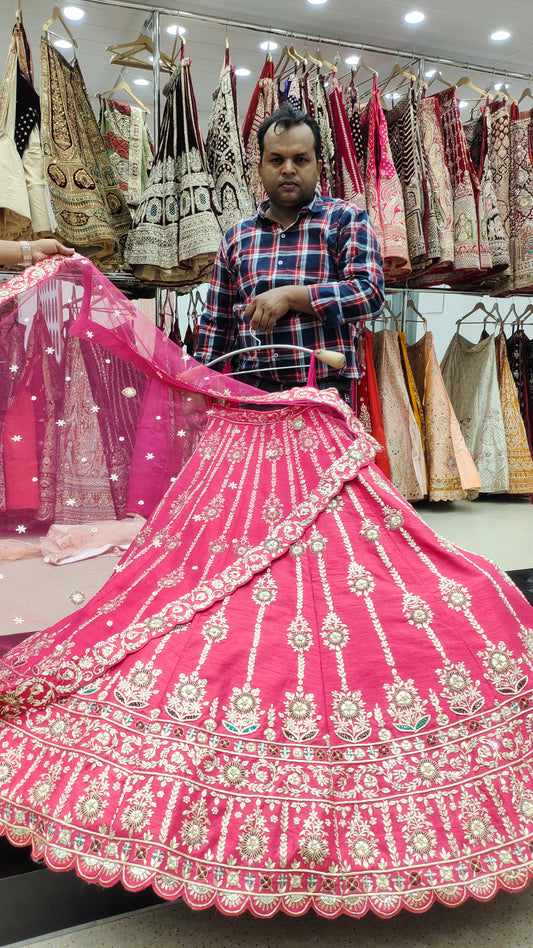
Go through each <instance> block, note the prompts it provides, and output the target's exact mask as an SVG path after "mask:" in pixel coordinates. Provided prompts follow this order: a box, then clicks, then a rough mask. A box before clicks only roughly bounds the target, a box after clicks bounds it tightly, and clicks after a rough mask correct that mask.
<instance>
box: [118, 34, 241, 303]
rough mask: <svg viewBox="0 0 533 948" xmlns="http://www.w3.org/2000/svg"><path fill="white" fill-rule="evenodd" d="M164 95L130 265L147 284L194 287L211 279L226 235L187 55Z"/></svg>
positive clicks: (130, 239) (127, 254) (130, 236)
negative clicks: (158, 132) (222, 224)
mask: <svg viewBox="0 0 533 948" xmlns="http://www.w3.org/2000/svg"><path fill="white" fill-rule="evenodd" d="M182 53H183V51H182ZM164 92H165V95H166V97H167V101H166V105H165V111H164V113H163V119H162V122H161V131H160V136H159V147H158V149H157V153H156V156H155V159H154V163H153V165H152V170H151V171H150V175H149V178H148V186H147V187H146V189H145V192H144V194H143V198H142V201H141V203H140V204H139V206H138V208H137V210H136V211H135V215H134V218H133V228H132V230H131V231H130V233H129V234H128V238H127V243H126V252H125V261H126V263H127V264H129V265H130V266H131V268H132V269H133V272H134V274H135V276H137V277H139V279H141V280H143V281H144V282H146V283H157V284H162V285H168V286H173V287H176V286H185V287H190V286H196V285H197V284H199V283H203V282H205V280H207V279H208V278H209V274H210V272H211V268H212V266H213V261H214V259H215V255H216V252H217V250H218V246H219V244H220V238H221V236H222V227H221V224H220V220H219V217H220V206H219V203H218V198H217V195H216V191H215V188H214V185H213V179H212V177H211V175H210V174H209V170H208V167H207V159H206V155H205V148H204V143H203V139H202V134H201V131H200V127H199V124H198V114H197V110H196V100H195V98H194V91H193V87H192V81H191V61H190V59H188V58H187V57H185V56H183V55H182V58H181V59H180V61H179V63H178V65H177V67H176V69H175V71H174V73H173V74H172V76H171V78H170V80H169V82H168V83H167V85H166V87H165V90H164Z"/></svg>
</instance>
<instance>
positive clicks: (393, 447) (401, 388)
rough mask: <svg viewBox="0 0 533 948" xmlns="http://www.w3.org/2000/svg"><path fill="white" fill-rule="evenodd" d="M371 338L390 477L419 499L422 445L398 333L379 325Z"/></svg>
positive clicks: (423, 488) (423, 475)
mask: <svg viewBox="0 0 533 948" xmlns="http://www.w3.org/2000/svg"><path fill="white" fill-rule="evenodd" d="M372 341H373V347H372V354H373V359H374V366H375V369H376V378H377V383H378V391H379V399H380V403H381V414H382V417H383V429H384V432H385V444H386V447H387V454H388V456H389V461H390V469H391V481H392V483H393V484H394V486H395V487H396V489H397V490H398V491H399V492H400V493H401V494H402V495H403V496H404V497H405V498H406V499H407V500H421V499H422V498H423V497H424V496H425V494H426V492H427V480H426V468H425V461H424V448H423V445H422V437H421V434H420V429H419V427H418V425H417V423H416V419H415V417H414V414H413V409H412V407H411V403H410V400H409V392H408V390H407V387H406V384H405V379H404V374H403V368H402V362H401V356H400V348H399V343H398V333H397V332H395V331H394V330H392V329H381V330H380V331H379V332H374V333H373V340H372Z"/></svg>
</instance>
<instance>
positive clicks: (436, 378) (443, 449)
mask: <svg viewBox="0 0 533 948" xmlns="http://www.w3.org/2000/svg"><path fill="white" fill-rule="evenodd" d="M407 355H408V358H409V363H410V365H411V368H412V370H413V375H414V378H415V382H416V387H417V390H418V392H419V393H420V397H421V399H422V403H423V405H424V421H425V427H424V437H425V440H424V447H425V456H426V462H427V471H428V494H429V499H430V500H432V501H437V500H462V499H463V498H465V497H467V496H468V497H470V498H473V497H475V496H477V494H478V493H479V490H480V488H481V479H480V477H479V474H478V472H477V470H476V466H475V464H474V461H473V460H472V455H471V454H470V451H469V450H468V448H467V447H466V444H465V440H464V438H463V435H462V434H461V428H460V426H459V422H458V421H457V417H456V415H455V412H454V410H453V408H452V405H451V403H450V399H449V397H448V393H447V391H446V387H445V385H444V381H443V378H442V373H441V370H440V367H439V363H438V360H437V354H436V352H435V345H434V342H433V333H431V332H425V333H424V335H423V336H421V338H420V339H417V341H416V342H413V343H411V344H410V345H408V346H407Z"/></svg>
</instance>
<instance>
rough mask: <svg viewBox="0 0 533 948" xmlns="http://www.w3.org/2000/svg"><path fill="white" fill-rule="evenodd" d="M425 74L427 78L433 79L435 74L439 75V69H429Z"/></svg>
mask: <svg viewBox="0 0 533 948" xmlns="http://www.w3.org/2000/svg"><path fill="white" fill-rule="evenodd" d="M424 75H425V77H426V79H433V76H436V75H437V70H436V69H428V71H427V72H425V73H424Z"/></svg>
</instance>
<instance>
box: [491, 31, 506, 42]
mask: <svg viewBox="0 0 533 948" xmlns="http://www.w3.org/2000/svg"><path fill="white" fill-rule="evenodd" d="M510 36H511V34H510V33H508V32H507V30H495V31H494V33H491V34H490V36H489V39H491V40H494V42H495V43H501V42H502V40H508V39H509V37H510Z"/></svg>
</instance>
